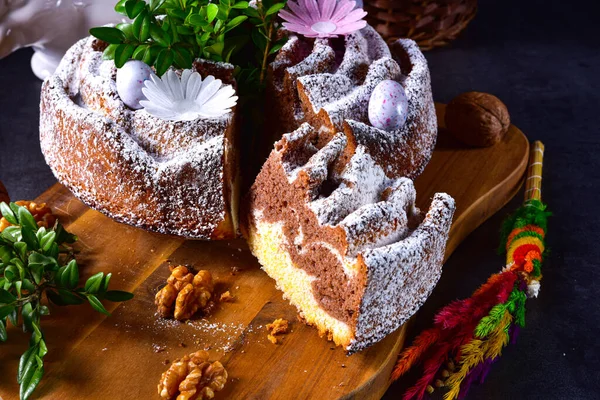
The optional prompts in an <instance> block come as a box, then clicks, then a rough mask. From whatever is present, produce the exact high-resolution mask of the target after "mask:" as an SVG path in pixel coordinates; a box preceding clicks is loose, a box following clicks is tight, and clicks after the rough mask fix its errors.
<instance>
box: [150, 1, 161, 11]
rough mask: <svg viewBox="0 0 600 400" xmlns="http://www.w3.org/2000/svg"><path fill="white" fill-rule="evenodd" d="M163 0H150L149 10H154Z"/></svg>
mask: <svg viewBox="0 0 600 400" xmlns="http://www.w3.org/2000/svg"><path fill="white" fill-rule="evenodd" d="M164 2H165V0H150V10H151V11H156V10H158V9H159V8H160V6H162V5H163V3H164Z"/></svg>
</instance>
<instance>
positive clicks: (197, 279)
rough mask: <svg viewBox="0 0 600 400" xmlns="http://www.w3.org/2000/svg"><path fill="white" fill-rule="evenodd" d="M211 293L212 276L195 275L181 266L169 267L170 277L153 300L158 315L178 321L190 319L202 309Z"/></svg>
mask: <svg viewBox="0 0 600 400" xmlns="http://www.w3.org/2000/svg"><path fill="white" fill-rule="evenodd" d="M212 292H213V282H212V276H211V274H210V272H209V271H205V270H202V271H199V272H198V273H197V274H196V275H194V274H193V273H192V272H190V271H189V269H188V268H187V267H184V266H183V265H180V266H177V267H174V268H173V267H171V276H169V278H168V279H167V285H166V286H165V287H163V288H162V289H161V290H160V291H159V292H158V293H157V294H156V297H155V299H154V303H155V304H156V305H157V307H158V313H159V314H160V315H161V316H163V317H171V316H173V317H174V318H175V319H177V320H179V321H183V320H186V319H190V318H191V317H192V316H193V315H194V314H196V312H198V311H199V310H202V309H204V308H205V307H206V306H207V304H208V301H209V300H210V298H211V297H212Z"/></svg>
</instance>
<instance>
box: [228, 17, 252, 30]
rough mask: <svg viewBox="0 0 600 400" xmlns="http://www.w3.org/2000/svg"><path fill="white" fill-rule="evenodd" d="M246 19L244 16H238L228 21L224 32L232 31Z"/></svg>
mask: <svg viewBox="0 0 600 400" xmlns="http://www.w3.org/2000/svg"><path fill="white" fill-rule="evenodd" d="M247 19H248V17H247V16H245V15H239V16H237V17H235V18H234V19H232V20H231V21H229V22H228V23H227V25H225V32H229V31H230V30H232V29H234V28H235V27H237V26H238V25H240V24H241V23H242V22H244V21H245V20H247Z"/></svg>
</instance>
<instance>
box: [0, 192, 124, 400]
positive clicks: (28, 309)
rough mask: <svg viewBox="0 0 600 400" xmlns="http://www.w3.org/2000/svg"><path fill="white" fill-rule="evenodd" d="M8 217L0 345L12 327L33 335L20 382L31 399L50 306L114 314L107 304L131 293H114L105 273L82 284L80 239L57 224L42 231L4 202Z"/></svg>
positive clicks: (0, 279) (0, 281) (0, 255)
mask: <svg viewBox="0 0 600 400" xmlns="http://www.w3.org/2000/svg"><path fill="white" fill-rule="evenodd" d="M0 212H1V213H2V216H3V217H4V218H5V219H6V220H7V221H8V222H9V223H11V224H12V226H9V227H7V228H5V229H4V230H3V231H2V233H1V234H0V341H2V342H5V341H6V340H7V325H8V323H9V322H10V323H11V324H12V325H13V326H15V327H21V328H22V329H23V331H24V332H30V333H31V340H30V342H29V349H28V350H27V351H26V352H25V353H24V354H23V355H22V356H21V359H20V362H19V370H18V373H17V382H18V383H19V384H20V397H21V399H28V398H29V397H30V396H31V394H32V393H33V391H34V390H35V388H36V387H37V385H38V383H39V382H40V380H41V379H42V375H43V374H44V356H45V355H46V353H48V348H47V346H46V341H45V339H44V334H43V332H42V330H41V326H40V320H41V317H42V316H47V315H49V314H50V309H49V308H48V306H47V305H46V304H44V303H47V302H44V301H43V298H44V294H45V295H46V297H47V299H48V300H49V301H50V302H51V303H54V304H56V305H59V306H66V305H76V304H82V303H84V302H86V301H87V302H88V303H89V304H90V306H91V307H92V308H93V309H94V310H96V311H98V312H101V313H103V314H106V315H110V314H109V312H108V311H107V310H106V308H104V306H103V305H102V302H101V301H102V300H108V301H114V302H120V301H126V300H129V299H131V298H132V297H133V295H132V294H131V293H128V292H123V291H119V290H109V282H110V278H111V274H106V275H105V274H104V273H103V272H99V273H97V274H95V275H93V276H91V277H90V278H88V279H87V281H86V282H85V285H84V286H83V287H78V284H79V268H78V266H77V261H76V260H75V259H74V258H73V253H74V252H73V249H72V248H71V247H70V246H69V244H71V243H73V242H75V241H76V240H77V237H76V236H74V235H72V234H70V233H68V232H67V231H66V230H65V229H64V228H63V226H62V225H61V224H60V223H59V222H58V221H57V222H56V224H55V226H54V227H52V228H51V229H46V228H44V227H38V225H37V223H36V221H35V219H34V217H33V216H32V215H31V213H30V212H29V211H28V210H27V209H26V208H25V207H21V206H18V205H17V204H15V203H10V205H8V204H6V203H0Z"/></svg>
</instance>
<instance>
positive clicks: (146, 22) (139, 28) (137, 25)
mask: <svg viewBox="0 0 600 400" xmlns="http://www.w3.org/2000/svg"><path fill="white" fill-rule="evenodd" d="M150 18H151V17H150V14H149V13H148V11H146V10H144V11H142V13H141V14H140V15H139V16H138V17H137V18H136V19H135V21H133V35H134V36H135V37H136V38H137V39H138V40H139V41H140V42H145V41H146V40H148V38H149V37H150Z"/></svg>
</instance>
